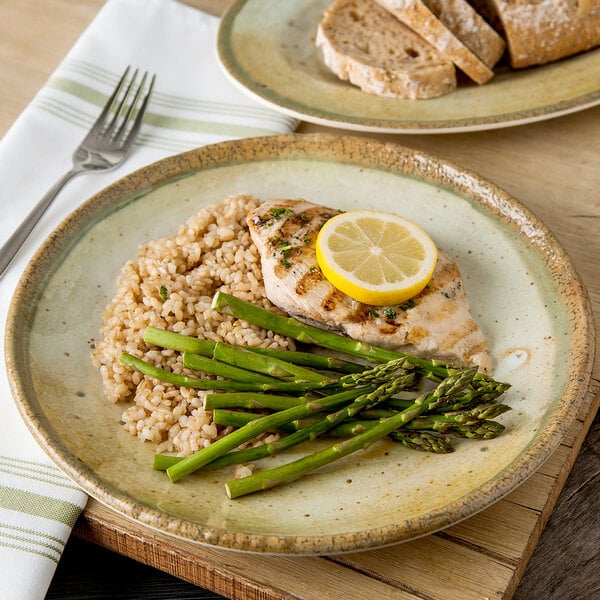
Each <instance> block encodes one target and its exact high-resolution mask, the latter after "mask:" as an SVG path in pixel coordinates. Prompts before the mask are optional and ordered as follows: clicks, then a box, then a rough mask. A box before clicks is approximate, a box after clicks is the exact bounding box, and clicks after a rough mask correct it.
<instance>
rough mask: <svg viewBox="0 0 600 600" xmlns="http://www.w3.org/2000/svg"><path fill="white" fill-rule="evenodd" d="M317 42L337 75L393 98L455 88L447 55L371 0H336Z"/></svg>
mask: <svg viewBox="0 0 600 600" xmlns="http://www.w3.org/2000/svg"><path fill="white" fill-rule="evenodd" d="M316 44H317V46H318V47H319V48H320V49H321V52H322V54H323V60H324V62H325V64H326V65H327V67H329V69H331V71H333V72H334V73H335V74H336V75H337V76H338V77H339V78H340V79H342V80H345V81H350V82H351V83H353V84H354V85H356V86H358V87H360V88H361V89H362V90H363V91H365V92H369V93H372V94H377V95H379V96H386V97H393V98H411V99H417V98H433V97H436V96H441V95H443V94H446V93H448V92H451V91H452V90H454V89H455V88H456V71H455V68H454V65H453V64H452V62H451V61H450V60H448V59H447V58H445V57H443V56H442V55H441V54H440V53H439V52H438V51H437V50H436V49H435V48H433V46H431V45H430V44H429V43H427V42H426V41H425V40H423V39H422V38H421V37H419V36H418V35H417V34H416V33H414V32H413V31H411V29H410V28H408V27H407V26H406V25H404V24H402V23H401V22H400V21H398V20H397V19H395V18H394V17H393V16H392V15H390V14H389V13H388V12H387V11H386V10H384V9H383V8H381V7H380V6H379V5H377V4H376V3H375V2H374V1H373V0H336V1H335V2H333V4H331V5H330V6H329V8H328V9H327V10H326V11H325V13H324V15H323V19H322V20H321V22H320V23H319V27H318V30H317V37H316Z"/></svg>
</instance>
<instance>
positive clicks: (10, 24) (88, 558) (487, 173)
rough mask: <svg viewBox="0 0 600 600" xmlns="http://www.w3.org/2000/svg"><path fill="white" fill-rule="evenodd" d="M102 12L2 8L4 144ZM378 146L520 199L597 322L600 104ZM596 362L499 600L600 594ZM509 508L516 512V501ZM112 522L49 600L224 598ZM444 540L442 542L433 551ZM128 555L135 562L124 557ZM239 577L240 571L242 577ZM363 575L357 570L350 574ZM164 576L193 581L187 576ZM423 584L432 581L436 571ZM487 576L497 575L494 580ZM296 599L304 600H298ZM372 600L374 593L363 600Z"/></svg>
mask: <svg viewBox="0 0 600 600" xmlns="http://www.w3.org/2000/svg"><path fill="white" fill-rule="evenodd" d="M186 3H187V4H190V5H193V6H196V7H198V8H202V9H206V10H209V11H211V12H214V13H215V14H217V13H218V12H219V11H220V10H222V8H223V7H224V5H225V4H226V1H225V0H188V1H187V2H186ZM102 4H103V2H102V0H2V2H1V3H0V136H3V135H4V133H5V132H6V131H7V129H8V128H9V127H10V125H11V124H12V122H13V121H14V120H15V118H16V117H17V116H18V114H19V113H20V112H21V111H22V110H23V108H25V106H26V105H27V104H28V103H29V102H30V101H31V99H32V98H33V96H34V94H35V93H36V92H37V91H38V90H39V88H40V87H41V86H42V85H43V84H44V82H45V81H46V80H47V78H48V77H49V76H50V74H51V73H52V72H53V71H54V69H55V68H56V67H57V65H58V64H59V63H60V61H61V60H62V58H63V57H64V55H65V54H66V52H67V51H68V50H69V49H70V47H71V46H72V45H73V43H74V42H75V41H76V40H77V38H78V37H79V36H80V35H81V33H82V32H83V30H84V29H85V27H86V26H87V24H88V23H89V22H90V21H91V19H92V18H93V17H94V15H95V14H96V12H97V11H98V9H99V8H100V7H101V6H102ZM319 130H325V128H322V127H317V126H315V125H310V124H302V125H301V127H300V131H319ZM339 133H343V132H339ZM370 135H373V134H370ZM376 137H379V138H382V139H386V140H393V141H397V142H399V143H401V144H404V145H407V146H411V147H414V148H418V149H422V150H426V151H429V152H433V153H436V154H438V155H441V156H444V157H447V158H449V159H451V160H452V161H454V162H457V163H459V164H461V165H463V166H465V167H467V168H469V169H472V170H474V171H476V172H478V173H479V174H480V175H482V176H484V177H486V178H488V179H490V180H491V181H493V182H495V183H497V184H499V185H500V186H501V187H503V188H505V189H506V190H507V191H508V192H510V193H511V194H513V195H514V196H515V197H516V198H518V199H519V200H520V201H521V202H523V203H524V204H525V205H526V206H527V207H529V208H530V209H531V210H532V211H533V212H534V213H536V215H537V216H538V217H539V218H540V219H541V220H542V221H543V222H544V223H545V224H546V225H547V226H549V227H550V229H551V230H552V231H553V232H554V234H555V235H556V236H557V238H558V239H559V241H560V242H561V244H562V245H563V246H564V247H565V248H566V250H567V251H568V252H569V254H570V255H571V257H572V258H573V260H574V262H575V264H576V267H577V268H578V270H579V272H580V274H581V275H582V277H583V280H584V282H585V284H586V286H587V288H588V291H589V293H590V296H591V300H592V304H593V308H594V314H595V318H596V322H597V323H600V267H599V264H600V235H599V231H600V107H597V108H592V109H588V110H586V111H582V112H579V113H575V114H572V115H569V116H564V117H561V118H558V119H553V120H551V121H545V122H539V123H535V124H530V125H526V126H520V127H512V128H506V129H499V130H495V131H484V132H478V133H462V134H446V135H437V136H428V135H420V136H410V135H395V136H394V135H387V136H384V135H378V136H376ZM597 337H598V338H600V335H597ZM598 362H600V361H596V366H595V370H594V373H593V385H592V389H591V391H590V394H589V400H590V406H591V410H588V411H586V413H585V414H582V415H580V419H579V420H578V423H577V426H576V427H575V428H574V430H573V432H572V434H571V435H570V436H569V439H567V440H565V443H564V444H563V446H562V454H560V455H559V454H557V455H556V456H555V457H553V459H551V460H550V461H549V465H548V469H547V472H546V473H544V474H543V475H544V476H545V477H548V478H549V479H550V485H549V488H548V491H547V492H546V496H545V501H544V504H543V506H541V507H540V508H539V511H538V512H539V514H538V517H537V520H536V524H535V527H534V531H533V532H532V533H531V535H530V537H529V539H530V540H533V543H530V544H529V545H530V546H531V547H528V546H527V544H525V548H524V549H523V550H522V552H521V553H520V557H519V558H518V559H515V561H514V564H512V567H511V568H512V569H513V574H512V580H511V581H510V582H509V584H508V585H506V586H505V588H504V589H503V590H499V591H497V592H495V594H494V595H493V597H494V598H503V599H507V598H510V597H512V598H514V599H517V600H542V599H544V600H571V599H575V598H582V599H587V598H590V599H591V598H598V597H600V570H599V569H598V568H597V560H598V558H600V555H599V548H600V517H599V516H598V513H599V511H598V506H600V485H599V483H598V480H599V479H600V421H599V420H598V418H597V417H596V419H595V420H594V414H595V411H596V410H597V407H598V401H599V393H598V392H599V389H600V367H599V365H598ZM586 432H587V437H586V436H585V434H586ZM551 471H553V472H552V473H551ZM569 471H570V473H569ZM550 475H551V477H550ZM567 475H568V477H567ZM565 480H566V482H565ZM536 485H539V482H537V481H535V482H531V481H530V482H526V484H523V486H522V487H523V489H522V490H517V494H518V493H521V499H522V503H523V504H524V505H525V504H527V502H526V500H524V499H523V498H525V496H526V495H527V493H535V492H536V487H535V486H536ZM563 485H564V487H563ZM561 489H562V492H561ZM537 491H539V490H537ZM559 492H561V493H560V495H559ZM513 502H514V504H518V502H519V501H518V500H513ZM555 502H556V504H555ZM117 522H118V519H116V517H114V515H111V514H110V512H109V511H106V509H103V507H101V506H99V505H98V504H97V503H94V502H91V503H90V505H89V507H88V508H87V509H86V512H85V513H84V515H83V516H82V519H81V522H80V523H78V525H77V526H76V528H75V535H74V536H73V537H72V539H71V541H70V542H69V544H68V546H67V549H66V552H65V555H64V557H63V559H62V561H61V563H60V565H59V567H58V570H57V573H56V576H55V578H54V581H53V583H52V586H51V588H50V590H49V592H48V596H47V598H49V599H50V598H105V597H110V598H188V599H192V598H219V597H221V596H219V595H218V594H217V593H215V592H212V591H208V590H207V589H204V588H202V587H199V586H198V585H194V584H193V583H187V582H185V581H183V580H182V579H180V578H178V577H175V576H173V575H170V574H167V573H165V572H163V570H159V569H156V568H154V567H153V566H148V565H157V564H158V565H159V566H161V569H162V565H161V564H160V561H157V560H156V557H153V556H152V555H148V552H150V553H151V552H152V548H151V549H150V551H149V550H148V544H147V542H146V544H145V545H143V544H140V545H139V547H140V548H143V549H145V552H146V555H144V556H142V555H141V554H140V552H139V548H138V551H137V552H133V551H132V547H133V546H132V547H128V546H127V545H126V544H133V545H134V546H135V544H136V539H137V538H136V537H135V535H137V536H138V537H143V536H144V532H137V533H136V534H135V535H134V534H132V533H131V532H129V537H127V535H125V534H123V533H122V532H119V531H117V529H118V527H116V526H115V527H114V530H113V532H112V535H107V534H106V533H104V534H103V535H100V534H99V533H98V531H100V530H99V529H98V527H99V523H105V524H106V523H112V524H113V525H114V524H115V523H117ZM542 529H543V532H541V536H540V531H541V530H542ZM102 531H104V532H105V530H102ZM109 531H110V527H109ZM119 536H121V537H119ZM432 537H433V536H432ZM450 537H451V536H446V537H445V538H444V537H440V538H437V542H439V541H440V540H447V538H450ZM119 540H120V541H119ZM123 540H125V541H123ZM536 542H537V544H536ZM469 543H471V542H469ZM102 546H104V547H102ZM114 550H116V551H117V552H114ZM123 554H124V555H127V556H133V557H134V558H135V559H136V560H133V559H132V558H128V557H127V556H121V555H123ZM182 554H183V553H182ZM488 554H493V552H488ZM236 556H239V555H236ZM530 557H531V558H530ZM529 558H530V560H529ZM232 562H233V559H232ZM142 563H147V564H142ZM264 564H267V563H264ZM290 564H293V563H290ZM356 564H357V565H358V564H359V563H358V561H357V563H356ZM365 564H366V563H365ZM509 566H511V564H510V561H509ZM465 567H466V569H465V571H468V570H469V569H470V565H465ZM232 568H233V567H232ZM243 568H244V567H243V565H242V567H240V569H241V571H240V572H241V573H242V575H240V577H241V578H242V579H243V574H244V571H243ZM267 568H270V567H267ZM273 568H274V569H276V568H278V567H273ZM362 568H364V569H366V568H367V567H362ZM360 569H361V567H360V566H355V571H354V572H358V571H360ZM165 570H170V571H171V572H175V573H176V574H177V575H180V576H181V577H184V578H187V579H191V580H192V581H194V579H193V578H191V577H190V576H189V575H188V574H186V573H185V572H181V573H179V572H178V571H177V570H175V569H165ZM206 572H208V575H206V576H205V578H204V579H200V580H196V583H198V582H204V583H205V585H206V586H207V587H209V588H211V589H215V590H219V591H221V592H222V593H223V594H226V595H227V597H230V598H244V599H247V598H275V597H281V598H283V597H292V595H291V592H290V593H289V596H288V595H286V593H285V591H282V590H280V592H277V593H276V592H275V591H274V589H275V586H273V585H272V584H271V585H270V586H265V587H263V588H261V587H260V586H256V587H253V588H250V587H249V586H248V583H247V582H246V587H244V586H241V585H236V584H235V582H233V583H231V584H230V585H229V586H228V585H225V584H224V583H223V580H222V578H221V580H220V582H218V581H217V580H218V577H219V574H218V572H217V571H216V570H215V569H214V568H213V570H212V571H206ZM428 575H429V576H430V577H431V578H435V577H436V572H435V566H434V567H432V572H431V573H429V574H428ZM488 575H489V576H490V577H492V578H493V576H494V574H493V573H491V572H490V573H489V574H488ZM230 576H231V575H230ZM464 576H465V572H463V571H461V572H458V571H453V572H451V573H450V574H449V575H448V577H449V578H452V577H456V578H460V577H464ZM231 577H232V576H231ZM211 578H212V579H211ZM384 583H385V582H384ZM517 584H518V585H517ZM400 588H401V589H398V590H396V592H397V593H395V594H394V595H393V597H395V598H406V599H408V598H414V599H415V600H416V599H418V598H427V597H428V596H426V595H419V594H417V593H414V594H413V593H412V592H411V590H407V589H406V587H402V586H400ZM340 589H341V588H340ZM389 589H391V588H389ZM413 591H414V590H413ZM278 594H280V595H278ZM340 594H341V592H340ZM359 596H360V597H362V596H361V595H360V594H358V595H357V596H356V597H359ZM293 597H294V598H298V597H302V596H301V595H300V594H299V593H297V594H296V595H294V596H293ZM316 597H318V596H316ZM321 597H322V598H326V597H335V595H330V596H328V595H327V593H326V592H324V593H323V594H322V595H321ZM340 597H341V596H340ZM344 597H345V596H344ZM365 597H367V596H366V595H365ZM371 597H375V596H370V595H369V596H368V598H371ZM380 597H383V596H380ZM390 597H392V596H390ZM437 597H438V596H436V598H437ZM439 597H440V598H443V599H444V600H445V599H446V597H448V598H449V597H450V592H448V596H445V595H444V593H443V592H442V594H441V596H439ZM452 597H454V596H452ZM481 600H484V598H481Z"/></svg>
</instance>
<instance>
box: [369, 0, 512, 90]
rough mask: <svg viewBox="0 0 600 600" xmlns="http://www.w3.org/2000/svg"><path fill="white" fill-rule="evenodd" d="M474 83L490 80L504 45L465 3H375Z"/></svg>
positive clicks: (435, 0)
mask: <svg viewBox="0 0 600 600" xmlns="http://www.w3.org/2000/svg"><path fill="white" fill-rule="evenodd" d="M376 1H377V2H378V3H379V4H380V5H381V6H382V7H383V8H385V9H386V10H388V11H389V12H390V13H392V14H393V15H394V16H395V17H396V18H397V19H399V20H400V21H401V22H402V23H404V24H405V25H408V26H409V27H410V28H411V29H413V30H414V31H415V32H416V33H418V34H419V35H420V36H422V37H423V38H424V39H425V40H427V41H428V42H429V43H430V44H431V45H433V46H434V47H435V48H436V49H437V50H439V52H441V53H442V54H443V55H444V56H445V57H446V58H448V59H450V60H452V62H454V64H455V65H456V66H457V67H458V68H459V69H461V71H463V72H464V73H465V74H466V75H468V76H469V77H470V78H471V79H473V81H476V82H477V83H480V84H481V83H485V82H486V81H489V80H490V79H491V78H492V77H493V76H494V72H493V71H492V68H493V66H494V65H495V64H496V62H497V61H498V60H499V59H500V57H501V56H502V53H503V52H504V41H503V39H502V38H501V37H500V36H499V35H498V33H497V32H496V31H495V30H494V29H493V28H492V27H491V26H490V25H489V24H488V23H487V22H486V21H485V20H484V19H483V18H482V17H481V16H480V15H479V14H478V13H477V12H476V11H475V10H474V9H473V8H472V7H471V6H470V5H469V4H468V3H467V2H466V0H376Z"/></svg>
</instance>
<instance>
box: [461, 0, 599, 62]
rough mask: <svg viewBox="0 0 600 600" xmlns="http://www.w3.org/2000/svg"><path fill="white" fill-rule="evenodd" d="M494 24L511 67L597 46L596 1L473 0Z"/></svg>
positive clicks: (567, 54)
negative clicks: (500, 34)
mask: <svg viewBox="0 0 600 600" xmlns="http://www.w3.org/2000/svg"><path fill="white" fill-rule="evenodd" d="M472 4H473V5H474V6H475V8H476V9H477V10H479V11H481V13H482V14H486V15H489V18H490V22H494V23H497V24H498V26H499V27H500V28H501V32H502V33H503V35H504V37H505V38H506V41H507V44H508V54H509V61H510V64H511V66H512V67H514V68H522V67H530V66H533V65H542V64H545V63H548V62H551V61H554V60H558V59H560V58H565V57H566V56H571V55H573V54H577V53H578V52H583V51H585V50H589V49H591V48H594V47H595V46H598V45H600V2H598V0H472Z"/></svg>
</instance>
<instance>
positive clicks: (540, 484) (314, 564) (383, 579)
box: [74, 379, 600, 600]
mask: <svg viewBox="0 0 600 600" xmlns="http://www.w3.org/2000/svg"><path fill="white" fill-rule="evenodd" d="M586 400H587V401H586V404H585V407H584V409H583V410H582V412H581V414H580V417H579V418H578V419H577V420H576V421H575V423H574V424H573V426H572V427H571V429H570V431H569V434H568V435H567V437H566V438H565V439H564V441H563V443H562V444H561V445H560V446H559V448H558V449H557V450H556V451H555V452H554V454H553V455H552V456H551V457H550V459H549V460H548V461H547V462H546V463H545V464H544V465H543V466H542V467H541V468H540V469H539V470H538V471H537V472H536V473H535V474H534V475H533V476H532V477H530V478H529V479H528V480H527V481H526V482H525V483H523V484H522V485H521V486H520V487H518V488H517V489H516V490H514V491H513V492H512V493H511V494H509V495H508V496H506V497H505V498H504V499H502V500H500V501H498V502H497V503H495V504H494V505H493V506H491V507H490V508H488V509H486V510H485V511H483V512H481V513H479V514H477V515H475V516H473V517H471V518H469V519H467V520H465V521H463V522H462V523H459V524H457V525H454V526H452V527H450V528H448V529H445V530H444V531H441V532H439V533H436V534H433V535H429V536H427V537H424V538H421V539H417V540H414V541H411V542H406V543H403V544H396V545H394V546H390V547H387V548H383V549H377V550H370V551H363V552H357V553H352V554H344V555H337V556H323V557H288V556H270V555H258V554H247V553H240V552H233V551H228V550H220V549H215V548H211V547H207V546H202V545H198V544H195V543H190V542H187V541H183V540H179V539H175V538H173V537H169V536H166V535H164V534H162V533H158V532H155V531H153V530H150V529H148V528H146V527H144V526H142V525H139V524H137V523H133V522H131V521H129V520H127V519H124V518H123V517H121V516H119V515H117V514H116V513H114V512H113V511H112V510H110V509H107V508H105V507H104V506H102V505H100V504H99V503H98V502H96V501H94V500H90V505H89V506H88V507H87V509H86V511H85V512H84V513H83V515H82V517H81V519H80V520H79V521H78V523H77V525H76V527H75V530H74V533H75V535H76V536H77V537H79V538H82V539H84V540H86V541H89V542H93V543H96V544H100V545H102V546H104V547H106V548H108V549H110V550H113V551H115V552H118V553H120V554H123V555H125V556H128V557H130V558H133V559H135V560H137V561H139V562H142V563H144V564H147V565H150V566H152V567H155V568H157V569H160V570H162V571H165V572H167V573H170V574H172V575H175V576H176V577H179V578H181V579H184V580H186V581H190V582H192V583H194V584H196V585H198V586H201V587H203V588H207V589H210V590H213V591H215V592H217V593H219V594H222V595H223V596H226V597H228V598H234V599H243V600H283V599H286V600H287V599H298V598H302V599H303V600H324V599H329V598H331V599H333V598H352V599H353V600H359V599H360V600H380V599H381V598H394V599H398V600H417V599H420V600H424V599H427V600H485V599H488V600H507V599H509V598H511V597H512V595H513V593H514V591H515V588H516V586H517V584H518V582H519V579H520V578H521V575H522V574H523V571H524V569H525V566H526V565H527V562H528V560H529V558H530V557H531V554H532V552H533V549H534V548H535V546H536V544H537V542H538V540H539V537H540V534H541V532H542V530H543V528H544V526H545V524H546V521H547V520H548V517H549V516H550V513H551V511H552V508H553V506H554V504H555V502H556V499H557V498H558V495H559V493H560V490H561V489H562V487H563V485H564V483H565V480H566V478H567V475H568V473H569V471H570V470H571V467H572V466H573V462H574V461H575V458H576V456H577V454H578V452H579V450H580V447H581V444H582V442H583V440H584V438H585V436H586V433H587V431H588V429H589V428H590V425H591V423H592V421H593V418H594V415H595V413H596V411H597V409H598V406H599V405H600V381H598V380H597V379H594V380H593V382H592V386H591V388H590V390H589V392H588V394H587V397H586Z"/></svg>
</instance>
